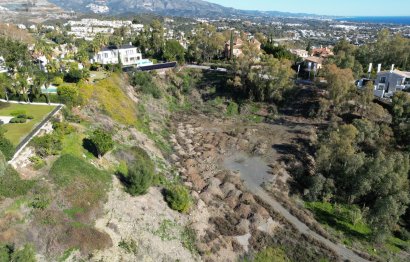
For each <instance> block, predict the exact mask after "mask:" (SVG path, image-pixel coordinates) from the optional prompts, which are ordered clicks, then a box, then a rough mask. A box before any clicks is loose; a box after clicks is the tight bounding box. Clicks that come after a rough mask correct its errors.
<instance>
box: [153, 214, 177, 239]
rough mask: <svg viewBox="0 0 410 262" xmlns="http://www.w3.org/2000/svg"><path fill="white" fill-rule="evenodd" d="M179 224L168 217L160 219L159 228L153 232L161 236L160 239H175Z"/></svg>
mask: <svg viewBox="0 0 410 262" xmlns="http://www.w3.org/2000/svg"><path fill="white" fill-rule="evenodd" d="M178 229H179V225H178V224H177V223H176V222H174V221H171V220H169V219H164V220H162V222H161V224H160V225H159V228H158V229H157V230H155V231H154V232H153V234H154V235H156V236H158V237H160V238H161V240H162V241H171V240H174V239H177V235H178V234H177V232H176V231H178Z"/></svg>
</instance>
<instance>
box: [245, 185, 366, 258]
mask: <svg viewBox="0 0 410 262" xmlns="http://www.w3.org/2000/svg"><path fill="white" fill-rule="evenodd" d="M245 185H246V187H247V189H248V190H249V191H250V192H252V193H253V194H255V195H257V196H259V197H260V198H261V199H262V200H263V201H265V202H266V203H267V204H269V205H270V206H271V207H272V208H273V209H275V211H277V212H278V213H280V214H281V215H282V216H283V217H284V218H286V220H288V221H289V222H290V223H291V224H292V225H293V226H294V227H295V228H296V229H297V230H299V232H300V233H302V234H306V235H309V236H311V237H313V238H314V239H316V240H318V241H320V242H322V243H323V244H325V245H326V246H328V247H329V248H331V249H332V250H334V251H335V252H336V253H337V254H338V255H339V256H340V257H342V258H343V259H345V260H350V261H357V262H365V261H368V260H365V259H363V258H361V257H360V256H358V255H357V254H356V253H354V252H353V251H351V250H350V249H348V248H346V247H344V246H343V245H341V244H335V243H333V242H331V241H330V240H328V239H326V238H324V237H322V236H321V235H319V234H317V233H316V232H314V231H312V230H310V228H309V227H308V226H307V225H306V224H304V223H303V222H301V221H300V220H299V219H298V218H296V217H295V216H293V215H292V214H291V213H289V211H288V210H287V209H286V208H284V207H283V206H282V205H281V204H280V203H279V202H277V201H276V200H275V199H273V198H272V197H271V196H270V195H269V194H268V193H266V191H265V190H264V189H263V188H262V187H261V186H259V185H257V184H256V183H252V182H250V181H246V182H245Z"/></svg>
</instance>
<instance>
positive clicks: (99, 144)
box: [90, 129, 114, 158]
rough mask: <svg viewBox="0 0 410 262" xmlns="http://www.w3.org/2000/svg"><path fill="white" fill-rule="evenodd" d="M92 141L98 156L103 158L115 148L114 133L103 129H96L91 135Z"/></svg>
mask: <svg viewBox="0 0 410 262" xmlns="http://www.w3.org/2000/svg"><path fill="white" fill-rule="evenodd" d="M90 141H91V143H92V144H93V145H94V147H95V150H96V155H97V156H98V158H101V157H102V156H104V155H105V154H106V153H108V151H110V150H112V149H113V148H114V141H113V140H112V135H111V134H110V133H108V132H106V131H104V130H102V129H97V130H95V131H94V132H93V134H92V135H91V137H90Z"/></svg>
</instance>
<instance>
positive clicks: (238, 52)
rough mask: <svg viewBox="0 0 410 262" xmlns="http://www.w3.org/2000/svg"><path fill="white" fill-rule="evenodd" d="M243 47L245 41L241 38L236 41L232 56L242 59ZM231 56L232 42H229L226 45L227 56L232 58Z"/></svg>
mask: <svg viewBox="0 0 410 262" xmlns="http://www.w3.org/2000/svg"><path fill="white" fill-rule="evenodd" d="M242 47H243V40H242V39H241V38H239V37H238V38H236V39H234V41H233V48H232V55H233V56H234V57H240V56H241V55H242V54H243V52H242ZM230 55H231V41H227V42H226V43H225V56H226V57H230Z"/></svg>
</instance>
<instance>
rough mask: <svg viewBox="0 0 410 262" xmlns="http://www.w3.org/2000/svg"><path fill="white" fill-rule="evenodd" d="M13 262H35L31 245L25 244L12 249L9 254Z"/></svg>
mask: <svg viewBox="0 0 410 262" xmlns="http://www.w3.org/2000/svg"><path fill="white" fill-rule="evenodd" d="M10 261H13V262H36V253H35V252H34V248H33V246H31V245H25V246H24V247H23V248H22V249H20V250H17V251H14V253H13V254H12V255H11V260H10Z"/></svg>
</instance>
